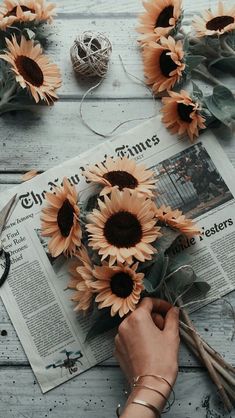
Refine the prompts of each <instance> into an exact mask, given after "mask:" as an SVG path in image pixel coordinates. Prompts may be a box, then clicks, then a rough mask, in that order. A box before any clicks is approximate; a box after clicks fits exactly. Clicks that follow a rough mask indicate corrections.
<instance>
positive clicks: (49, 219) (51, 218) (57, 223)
mask: <svg viewBox="0 0 235 418" xmlns="http://www.w3.org/2000/svg"><path fill="white" fill-rule="evenodd" d="M77 198H78V195H77V192H76V189H75V187H74V186H71V185H70V183H69V181H68V179H67V178H66V177H65V178H64V179H63V186H62V187H60V188H57V189H56V190H55V194H54V193H46V200H47V201H48V203H49V207H46V208H44V209H42V216H41V220H42V236H43V237H51V240H50V241H49V244H48V249H49V251H50V253H51V255H52V256H53V257H57V256H59V255H60V254H62V253H64V254H66V255H72V254H74V253H75V252H76V247H78V246H80V245H81V235H82V233H81V228H80V225H79V221H78V215H79V207H78V206H77Z"/></svg>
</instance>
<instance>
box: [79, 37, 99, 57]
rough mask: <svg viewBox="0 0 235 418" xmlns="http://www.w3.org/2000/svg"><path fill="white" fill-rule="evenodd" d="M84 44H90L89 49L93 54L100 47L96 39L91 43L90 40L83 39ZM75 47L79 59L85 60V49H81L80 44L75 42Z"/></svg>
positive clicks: (88, 38)
mask: <svg viewBox="0 0 235 418" xmlns="http://www.w3.org/2000/svg"><path fill="white" fill-rule="evenodd" d="M84 44H85V46H88V45H89V44H90V49H91V51H93V52H95V51H98V50H99V49H101V45H100V43H99V41H98V39H96V38H93V39H92V41H91V38H90V37H87V38H85V39H84ZM76 46H77V52H78V56H79V57H80V58H86V56H87V52H86V50H85V48H84V49H83V47H82V45H81V44H80V42H77V43H76Z"/></svg>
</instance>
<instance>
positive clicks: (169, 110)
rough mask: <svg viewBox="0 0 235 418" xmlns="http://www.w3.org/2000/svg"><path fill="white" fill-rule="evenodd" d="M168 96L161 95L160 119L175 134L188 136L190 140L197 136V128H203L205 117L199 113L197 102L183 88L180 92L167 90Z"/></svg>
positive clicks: (204, 126) (192, 140)
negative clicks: (161, 115) (161, 114)
mask: <svg viewBox="0 0 235 418" xmlns="http://www.w3.org/2000/svg"><path fill="white" fill-rule="evenodd" d="M168 94H169V95H170V97H163V99H162V103H163V107H162V109H161V112H162V113H163V117H162V121H163V122H164V123H165V125H166V126H167V128H169V129H170V131H171V132H172V133H173V134H175V133H178V134H179V135H182V134H184V133H185V132H186V133H187V135H188V136H189V138H190V140H191V142H194V139H195V137H198V136H199V129H205V128H206V125H205V121H206V120H205V118H203V117H202V116H201V114H200V105H199V103H197V102H195V101H193V100H192V99H191V97H190V96H189V95H188V93H187V92H186V91H185V90H181V91H180V93H175V92H173V91H169V92H168Z"/></svg>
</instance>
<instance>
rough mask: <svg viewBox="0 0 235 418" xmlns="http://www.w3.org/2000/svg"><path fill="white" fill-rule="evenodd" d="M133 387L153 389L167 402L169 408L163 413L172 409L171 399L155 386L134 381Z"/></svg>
mask: <svg viewBox="0 0 235 418" xmlns="http://www.w3.org/2000/svg"><path fill="white" fill-rule="evenodd" d="M133 388H140V389H148V390H152V391H154V392H156V393H158V394H159V395H161V396H162V397H163V399H164V400H165V401H166V402H167V409H166V410H165V411H164V412H162V413H163V414H165V413H166V412H169V411H170V409H171V404H170V401H169V399H168V398H167V397H166V396H165V395H164V394H163V393H162V392H160V390H157V389H155V388H153V387H152V386H147V385H140V384H139V383H134V384H133Z"/></svg>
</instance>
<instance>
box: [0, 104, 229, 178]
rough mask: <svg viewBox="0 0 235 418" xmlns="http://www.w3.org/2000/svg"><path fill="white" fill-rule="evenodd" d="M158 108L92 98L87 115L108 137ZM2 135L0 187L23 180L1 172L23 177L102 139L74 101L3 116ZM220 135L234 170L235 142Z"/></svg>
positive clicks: (149, 105)
mask: <svg viewBox="0 0 235 418" xmlns="http://www.w3.org/2000/svg"><path fill="white" fill-rule="evenodd" d="M159 107H160V103H159V102H157V103H156V105H155V106H154V104H153V102H152V100H147V99H146V100H142V101H141V100H105V101H100V100H92V101H88V102H86V103H85V104H84V115H85V117H86V121H87V122H88V123H90V124H91V125H92V126H93V127H94V128H95V129H96V130H98V131H101V132H103V133H105V132H110V131H111V130H112V129H113V128H114V127H115V126H117V125H118V124H119V123H121V122H123V121H126V120H130V119H136V118H141V117H148V116H150V115H152V114H153V113H156V114H157V113H158V109H159ZM155 109H156V110H155ZM140 123H141V121H140V120H139V121H133V122H130V123H127V124H125V125H123V126H122V127H121V128H120V129H119V130H118V131H116V133H117V134H118V133H121V132H125V131H126V130H128V129H130V128H131V127H134V126H137V125H138V124H140ZM0 131H1V138H0V183H6V182H7V183H9V182H13V183H15V182H16V181H17V182H18V181H19V180H20V175H19V174H18V175H17V176H16V177H14V175H12V174H8V175H7V177H4V176H3V175H2V174H1V173H4V172H7V173H13V172H16V173H22V172H26V171H28V170H30V169H32V168H35V169H37V170H40V171H44V170H46V169H48V168H50V167H53V166H55V165H57V164H60V163H62V162H64V161H65V160H68V159H69V158H72V157H74V156H76V155H79V154H80V153H81V152H83V151H86V150H87V149H90V148H92V147H94V146H95V145H98V144H100V143H101V142H102V141H103V140H104V139H103V138H101V137H99V136H97V135H95V134H93V133H92V132H90V131H89V130H88V128H86V127H85V126H84V125H83V123H82V122H81V119H80V117H79V103H78V102H70V101H68V102H58V103H57V104H56V105H55V106H53V107H52V108H49V109H47V108H42V109H39V110H38V111H37V112H36V113H35V114H30V113H29V114H22V113H18V114H17V115H4V117H2V118H0ZM217 136H218V137H219V138H222V140H221V144H222V146H223V148H224V150H225V151H226V153H227V154H228V157H229V158H230V160H231V161H232V162H233V164H234V166H235V142H234V141H233V140H232V139H231V140H229V139H228V140H226V139H224V136H225V130H224V129H223V131H222V132H221V133H220V134H219V132H217ZM65 138H66V146H65Z"/></svg>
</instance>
